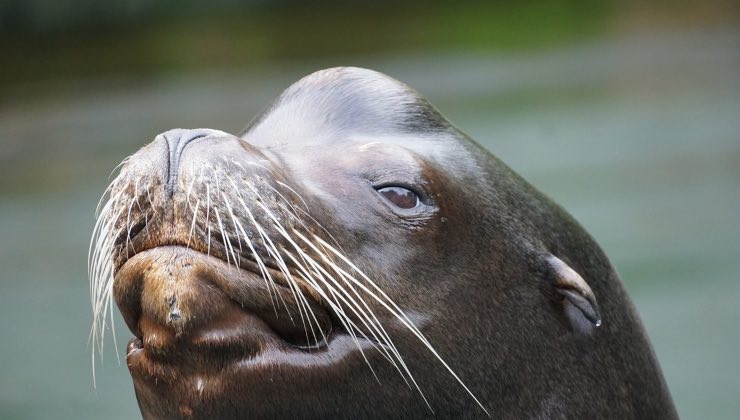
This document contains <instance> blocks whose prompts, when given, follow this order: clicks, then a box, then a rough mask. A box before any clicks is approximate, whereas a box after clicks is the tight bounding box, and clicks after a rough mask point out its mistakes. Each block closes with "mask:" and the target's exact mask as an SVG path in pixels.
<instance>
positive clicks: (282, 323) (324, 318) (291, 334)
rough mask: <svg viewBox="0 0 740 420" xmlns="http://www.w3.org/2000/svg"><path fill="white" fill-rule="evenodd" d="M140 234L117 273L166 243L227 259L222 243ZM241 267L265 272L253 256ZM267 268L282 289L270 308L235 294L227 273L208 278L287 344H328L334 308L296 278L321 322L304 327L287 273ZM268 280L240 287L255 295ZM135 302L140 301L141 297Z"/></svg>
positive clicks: (137, 329) (252, 272) (135, 327)
mask: <svg viewBox="0 0 740 420" xmlns="http://www.w3.org/2000/svg"><path fill="white" fill-rule="evenodd" d="M140 237H141V235H135V236H133V238H131V239H129V240H130V241H134V243H135V244H136V245H138V246H139V248H137V249H136V253H135V254H131V255H125V254H124V255H121V258H119V261H118V263H117V264H116V276H117V277H118V276H119V275H120V274H121V273H122V272H125V266H126V263H127V262H128V261H130V260H131V259H132V258H134V256H135V255H138V254H141V253H144V252H145V251H148V250H152V249H156V248H164V247H178V248H187V249H189V250H191V251H192V252H196V253H199V254H203V256H204V257H212V258H214V259H218V260H220V261H222V262H223V263H226V261H227V260H226V259H225V258H223V257H222V255H221V254H222V253H223V251H222V250H221V248H222V247H223V246H216V247H214V246H212V247H211V248H210V249H201V248H202V247H201V246H199V244H198V242H191V243H187V242H184V241H182V240H178V239H171V240H161V241H157V242H147V241H140V240H138V239H139V238H140ZM219 245H221V244H219ZM232 259H233V258H232ZM209 264H210V263H209ZM229 264H230V265H236V264H235V263H234V261H231V260H229ZM238 267H239V269H240V272H248V273H250V275H251V276H254V277H260V278H261V277H262V274H260V271H259V267H258V265H257V263H256V262H255V261H253V260H251V259H248V258H242V259H241V260H240V261H239V265H238ZM265 269H266V270H268V271H269V272H270V276H271V278H272V280H273V286H274V287H273V291H274V292H275V293H276V295H277V293H278V291H280V292H279V293H280V295H281V296H282V297H281V298H280V300H277V299H276V301H273V302H272V305H273V306H272V307H271V308H269V309H270V310H265V308H261V309H260V308H257V307H255V306H254V302H250V299H244V296H238V295H236V293H235V292H234V290H237V288H235V287H233V285H231V284H230V282H229V281H228V280H227V279H225V277H226V276H223V275H222V274H214V276H212V277H211V278H210V280H209V281H210V282H211V283H221V284H213V286H215V287H216V288H218V289H220V291H221V292H223V293H224V294H225V295H226V296H228V297H229V299H230V300H231V301H233V302H234V303H235V304H236V305H238V306H240V307H241V310H243V311H245V314H251V315H253V316H257V317H259V318H260V319H262V320H263V321H264V322H265V323H266V324H267V325H269V327H270V328H271V329H272V332H273V333H274V334H275V335H276V336H277V337H280V338H281V339H282V340H283V341H284V342H285V343H286V344H288V345H290V346H292V347H295V348H298V349H309V350H310V349H317V348H321V347H323V346H325V345H326V344H327V341H328V339H329V337H330V335H331V334H333V333H336V332H338V331H334V326H335V325H341V324H340V323H338V321H337V319H336V318H335V316H334V314H333V312H332V311H331V310H329V308H326V307H325V306H324V305H322V302H321V301H320V299H318V298H316V297H315V296H314V295H313V294H312V293H311V289H310V288H309V287H308V286H306V285H305V284H303V283H302V282H301V281H295V280H294V281H295V285H296V286H297V288H298V289H299V291H298V292H297V293H301V294H302V295H303V296H304V297H305V298H306V301H307V302H308V304H309V305H310V306H311V307H312V311H313V314H314V316H315V318H316V319H318V320H319V321H320V322H321V325H319V326H318V329H316V325H314V328H315V330H314V331H313V332H307V331H305V330H304V328H305V324H303V322H304V321H305V320H300V319H293V318H296V314H300V312H299V311H300V310H301V309H296V308H295V307H297V305H299V304H298V303H297V302H292V300H293V299H294V294H293V293H294V290H292V289H291V288H290V286H289V285H288V281H289V280H288V279H286V276H285V275H284V274H283V273H282V272H281V271H280V270H277V269H275V268H274V267H270V266H265ZM214 271H218V270H214ZM245 278H250V279H251V277H244V278H243V279H245ZM243 279H241V280H236V282H240V281H241V282H243ZM293 279H299V277H297V276H293ZM117 281H118V279H117ZM123 281H125V280H123ZM266 281H267V280H266V279H260V280H259V281H250V285H249V286H248V287H246V288H244V287H242V288H239V289H238V290H240V291H241V292H242V293H243V291H244V290H249V291H252V292H254V293H255V296H256V295H257V294H260V293H259V292H260V290H261V291H262V292H264V289H269V287H270V286H269V285H268V284H267V283H266ZM242 286H243V285H242ZM229 289H231V290H229ZM269 293H271V292H269ZM262 295H264V293H262ZM248 297H249V296H248ZM138 299H140V298H138ZM135 304H138V305H141V303H140V301H139V302H137V303H135ZM119 305H120V304H119ZM292 305H293V306H295V307H294V309H295V310H296V312H295V313H294V314H293V316H292V317H291V316H290V315H289V314H288V313H287V312H284V311H287V310H288V307H291V306H292ZM121 310H122V312H124V308H121ZM304 310H305V309H304ZM283 312H284V313H283ZM139 316H141V313H139ZM245 316H246V315H245ZM124 318H125V315H124ZM127 322H128V321H127ZM309 322H310V321H309ZM129 327H130V329H131V330H132V332H133V333H134V335H136V337H137V338H139V339H142V336H143V333H142V331H141V329H140V322H139V321H136V322H135V324H134V325H132V324H131V323H130V322H129ZM205 328H206V330H207V329H208V326H206V327H205ZM301 333H305V334H301ZM304 337H305V340H306V342H305V343H303V338H304ZM324 339H326V340H324ZM304 344H305V345H304Z"/></svg>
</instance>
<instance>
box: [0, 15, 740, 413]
mask: <svg viewBox="0 0 740 420" xmlns="http://www.w3.org/2000/svg"><path fill="white" fill-rule="evenodd" d="M695 3H699V2H695ZM0 52H2V65H1V66H0V237H1V239H2V240H0V268H1V269H0V336H2V339H0V418H2V419H22V418H32V419H46V418H48V419H60V418H70V419H71V418H75V419H84V418H90V419H99V418H106V419H117V418H121V419H127V418H136V417H138V416H139V413H138V408H137V405H136V400H135V397H134V393H133V387H132V385H131V381H130V377H129V374H128V371H127V369H126V366H125V363H119V362H118V361H117V360H116V353H115V351H114V347H117V349H118V351H119V352H121V353H123V350H124V347H125V343H126V342H127V341H128V339H129V338H130V334H129V332H128V330H127V329H126V328H125V326H124V325H123V324H122V323H121V322H120V319H118V320H117V325H118V328H117V333H118V340H117V343H115V344H114V342H113V340H112V339H110V334H108V337H109V339H108V341H107V344H106V346H107V347H106V352H105V354H104V360H102V361H100V360H99V361H98V372H97V388H93V381H92V372H91V353H90V352H91V350H90V347H89V345H88V333H89V330H90V324H91V320H92V315H91V309H90V303H89V294H88V284H87V272H86V258H87V249H88V243H89V238H90V234H91V231H92V227H93V224H94V210H95V205H96V204H97V201H98V199H99V197H100V195H101V194H102V192H103V190H104V189H105V187H106V186H107V184H108V182H109V181H108V180H109V175H110V173H111V171H112V170H113V168H114V167H115V166H116V165H117V164H118V163H119V162H120V161H121V160H122V159H123V158H125V157H126V156H128V155H130V154H132V153H133V152H135V151H136V150H137V149H138V148H139V147H141V146H143V145H144V144H145V143H147V142H148V141H150V140H151V139H153V137H154V136H155V135H156V134H158V133H160V132H162V131H165V130H167V129H170V128H174V127H185V128H196V127H209V128H217V129H221V130H224V131H228V132H231V133H236V132H238V131H239V130H240V129H241V128H242V127H243V126H244V125H246V123H247V122H248V121H249V120H250V119H251V118H252V117H253V116H254V115H255V114H256V113H257V112H259V110H260V109H261V108H262V107H264V106H265V105H266V104H267V103H268V102H269V101H270V100H271V99H272V98H273V97H275V96H277V95H278V94H279V93H280V92H281V91H282V89H284V88H285V87H287V86H288V85H289V84H290V83H292V82H293V81H295V80H297V79H298V78H300V77H302V76H304V75H306V74H308V73H311V72H312V71H314V70H317V69H320V68H325V67H331V66H337V65H355V66H363V67H369V68H373V69H376V70H379V71H382V72H385V73H387V74H389V75H391V76H393V77H395V78H398V79H400V80H402V81H404V82H406V83H408V84H410V85H411V86H413V87H415V88H416V89H418V90H419V91H420V92H422V93H423V94H424V95H425V96H427V97H428V99H429V100H430V101H431V102H432V103H434V104H435V105H436V106H437V107H438V108H439V109H440V110H441V112H442V113H443V114H444V115H446V116H447V117H448V118H449V119H450V120H451V121H453V122H454V123H455V124H457V125H458V126H459V127H461V128H462V129H463V130H465V131H466V132H468V133H469V134H470V135H471V136H472V137H473V138H475V139H476V140H477V141H479V142H480V143H482V144H483V145H484V146H485V147H487V148H488V149H489V150H491V151H492V152H493V153H494V154H496V155H497V156H499V157H500V158H502V159H503V160H504V161H506V162H507V163H509V164H510V165H511V166H512V167H513V168H514V169H515V170H516V171H518V172H519V173H521V174H522V175H523V176H524V177H525V178H527V179H529V180H530V181H531V182H532V183H533V184H534V185H535V186H537V187H538V188H539V189H541V190H542V191H544V192H545V193H547V194H548V195H550V196H551V197H553V198H554V199H555V200H556V201H557V202H559V203H560V204H562V205H563V206H564V207H565V208H566V209H568V210H569V211H570V212H571V213H572V214H573V215H574V216H575V217H576V218H577V219H578V220H579V221H580V222H581V223H582V224H583V225H584V226H585V227H586V228H587V230H589V231H590V232H591V234H592V235H593V236H594V237H595V238H596V239H597V241H599V243H600V244H601V245H602V246H603V247H604V249H605V250H606V252H607V254H608V255H609V256H610V258H611V259H612V261H613V262H614V264H615V265H616V267H617V269H618V271H619V272H620V274H621V276H622V278H623V280H624V282H625V284H626V286H627V289H628V291H629V292H630V294H631V295H632V297H633V299H634V301H635V304H636V306H637V309H638V311H639V312H640V314H641V316H642V319H643V322H644V324H645V327H646V329H647V331H648V334H649V335H650V337H651V339H652V343H653V346H654V348H655V351H656V353H657V356H658V359H659V360H660V363H661V365H662V367H663V371H664V373H665V377H666V380H667V381H668V385H669V387H670V389H671V391H672V394H673V398H674V400H675V403H676V405H677V408H678V411H679V414H680V415H681V416H682V417H683V418H686V419H705V418H712V419H722V418H726V419H733V418H737V416H738V413H740V398H738V397H740V394H739V391H740V363H738V358H737V357H738V354H740V328H739V327H738V324H739V323H740V304H739V303H738V301H739V300H740V282H738V280H739V279H740V245H739V244H738V242H739V241H740V8H739V7H738V6H737V5H733V2H730V1H727V2H724V1H709V2H701V4H691V3H690V2H681V1H674V2H671V1H655V2H637V1H620V2H617V1H577V0H576V1H566V0H545V1H539V2H535V1H521V2H516V3H515V4H508V2H469V3H466V4H465V5H461V4H460V3H458V2H452V1H442V2H432V3H430V2H408V3H405V4H404V5H403V6H399V5H396V4H394V3H392V2H384V1H380V2H375V1H374V2H365V3H358V4H357V5H355V6H352V7H349V6H347V5H346V4H345V3H344V2H339V1H314V2H310V3H305V2H291V1H274V2H267V1H252V2H246V3H245V2H237V1H228V0H221V1H212V2H208V3H200V2H195V1H174V0H169V1H168V0H160V1H142V0H138V1H137V0H128V1H120V2H115V3H114V2H105V3H103V2H97V1H93V0H61V1H51V0H47V1H44V0H5V1H3V2H0ZM116 316H118V315H116Z"/></svg>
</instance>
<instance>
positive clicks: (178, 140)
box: [157, 128, 221, 197]
mask: <svg viewBox="0 0 740 420" xmlns="http://www.w3.org/2000/svg"><path fill="white" fill-rule="evenodd" d="M211 134H221V132H220V131H217V130H211V129H207V128H198V129H194V130H188V129H182V128H175V129H172V130H169V131H165V132H164V133H162V134H160V135H159V136H157V137H161V138H163V139H164V140H165V141H166V142H167V149H168V152H169V161H168V165H167V183H166V184H165V193H166V194H167V197H172V195H173V194H174V193H175V187H176V186H177V174H178V172H179V171H178V167H179V166H180V157H181V156H182V152H183V151H184V150H185V147H186V146H187V145H188V144H189V143H191V142H192V141H193V140H197V139H200V138H204V137H207V136H209V135H211Z"/></svg>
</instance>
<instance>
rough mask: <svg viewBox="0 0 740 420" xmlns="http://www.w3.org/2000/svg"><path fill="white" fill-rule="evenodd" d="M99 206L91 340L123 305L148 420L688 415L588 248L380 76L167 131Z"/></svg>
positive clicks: (314, 83)
mask: <svg viewBox="0 0 740 420" xmlns="http://www.w3.org/2000/svg"><path fill="white" fill-rule="evenodd" d="M104 197H106V198H107V200H106V201H104V203H105V204H104V205H103V206H102V209H101V211H100V216H99V218H98V222H97V224H96V228H95V232H94V235H93V236H94V237H93V243H92V246H91V257H90V273H91V278H92V283H91V285H92V286H91V290H92V295H93V296H92V300H93V305H94V313H95V319H94V335H95V339H96V340H101V339H102V331H103V330H104V328H105V314H106V313H107V312H108V310H109V305H110V303H109V302H110V301H111V296H114V297H115V301H116V303H117V305H118V308H119V309H120V311H121V313H122V315H123V318H124V320H125V321H126V323H127V325H128V327H129V329H130V330H131V331H132V332H133V334H134V338H133V339H132V340H131V342H130V343H129V345H128V348H127V353H126V360H127V363H128V366H129V370H130V372H131V375H132V378H133V383H134V387H135V390H136V396H137V400H138V403H139V407H140V409H141V412H142V415H143V416H144V417H145V418H179V417H187V418H243V417H255V418H264V417H277V418H286V417H291V418H353V419H356V418H378V417H380V418H383V417H393V418H403V417H410V418H415V417H429V416H431V415H437V416H439V417H455V418H468V417H487V416H491V417H496V418H620V419H621V418H651V419H658V418H675V417H676V412H675V409H674V407H673V403H672V401H671V397H670V394H669V392H668V389H667V387H666V384H665V382H664V380H663V377H662V374H661V372H660V368H659V366H658V363H657V361H656V358H655V355H654V354H653V351H652V349H651V347H650V344H649V342H648V339H647V337H646V335H645V333H644V331H643V329H642V327H641V325H640V321H639V319H638V317H637V315H636V312H635V310H634V308H633V307H632V304H631V302H630V300H629V298H628V296H627V294H626V293H625V290H624V288H623V286H622V284H621V282H620V280H619V277H618V276H617V274H616V272H615V270H614V269H613V267H612V266H611V264H610V263H609V260H608V259H607V257H606V256H605V255H604V253H603V252H602V251H601V249H600V248H599V247H598V245H597V244H596V243H595V242H594V240H593V239H592V238H591V237H590V236H589V235H588V234H587V233H586V232H585V231H584V230H583V229H582V228H581V227H580V226H579V225H578V223H577V222H575V221H574V220H573V219H572V218H571V216H569V215H568V214H567V213H566V212H565V211H564V210H563V209H562V208H560V207H559V206H557V205H556V204H553V203H552V202H551V201H550V200H549V199H547V198H546V197H545V196H544V195H543V194H541V193H540V192H538V191H537V190H535V188H533V187H532V186H531V185H530V184H529V183H527V182H526V181H525V180H524V179H522V178H521V177H520V176H519V175H517V174H516V173H514V172H513V171H512V170H511V169H510V168H508V167H507V166H506V165H505V164H504V163H502V162H501V161H499V160H498V159H497V158H495V157H494V156H492V155H491V154H490V153H488V152H487V151H486V150H484V149H483V148H482V147H480V146H479V145H478V144H476V143H475V142H474V141H472V140H471V139H470V138H468V136H466V135H465V134H464V133H463V132H461V131H460V130H458V129H457V128H456V127H455V126H453V125H452V124H451V123H449V122H448V121H447V120H446V119H445V118H444V117H442V116H441V115H440V113H439V112H438V111H437V110H436V109H435V108H434V107H433V106H432V105H431V104H430V103H429V102H428V101H426V100H425V99H423V98H422V97H421V95H419V94H418V93H417V92H415V91H414V90H412V89H411V88H409V87H408V86H406V85H404V84H402V83H401V82H399V81H396V80H394V79H392V78H390V77H388V76H385V75H383V74H380V73H377V72H374V71H370V70H364V69H358V68H335V69H328V70H323V71H319V72H316V73H314V74H311V75H309V76H307V77H305V78H304V79H302V80H300V81H298V82H297V83H295V84H294V85H292V86H291V87H289V88H288V89H287V90H286V91H285V92H284V93H283V94H282V95H281V96H280V97H279V98H278V99H277V100H275V101H274V102H273V103H272V105H270V106H269V107H268V108H267V109H266V110H265V111H264V112H263V113H262V114H261V115H260V116H258V117H257V118H256V119H255V120H254V121H253V122H252V123H250V125H249V126H248V127H247V129H246V130H245V131H244V132H243V133H242V134H241V135H240V136H234V135H231V134H228V133H225V132H222V131H217V130H210V129H198V130H181V129H176V130H171V131H167V132H165V133H163V134H161V135H159V136H157V137H156V138H155V140H154V141H153V142H152V143H150V144H149V145H147V146H145V147H144V148H142V149H141V150H140V151H138V152H137V153H136V154H134V155H133V156H131V157H130V158H129V159H127V160H126V161H125V163H124V164H123V166H122V168H121V171H120V174H119V175H118V176H117V177H116V178H115V179H114V180H113V182H112V184H111V186H110V188H109V190H108V192H107V195H106V196H104ZM97 342H98V341H96V343H97Z"/></svg>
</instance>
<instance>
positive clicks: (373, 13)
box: [0, 0, 612, 94]
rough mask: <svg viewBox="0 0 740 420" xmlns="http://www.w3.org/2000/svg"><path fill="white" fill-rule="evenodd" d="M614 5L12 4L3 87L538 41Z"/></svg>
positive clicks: (183, 0) (77, 0)
mask: <svg viewBox="0 0 740 420" xmlns="http://www.w3.org/2000/svg"><path fill="white" fill-rule="evenodd" d="M611 9H612V6H611V5H610V2H609V1H608V0H592V1H587V0H544V1H533V0H524V1H518V2H506V1H469V2H464V3H460V2H458V1H452V0H446V1H434V2H430V1H405V2H397V1H389V0H380V1H372V2H358V3H351V2H343V1H338V0H322V1H290V0H282V1H271V2H270V1H254V0H253V1H235V0H212V1H209V2H203V1H194V0H156V1H144V0H125V1H109V2H101V1H97V0H59V1H52V0H5V1H3V2H0V35H1V36H0V51H2V52H3V56H4V61H5V62H6V63H12V65H4V66H2V67H0V94H1V93H3V92H4V91H7V90H8V89H9V88H12V87H14V86H16V87H17V85H18V84H21V85H23V84H28V83H35V82H39V81H55V80H64V79H79V78H88V77H101V76H102V77H120V76H135V77H142V76H147V75H157V74H162V73H170V72H173V71H201V70H205V69H234V68H236V69H238V68H245V67H253V66H257V65H260V64H263V63H265V62H271V61H284V60H306V59H314V58H320V57H326V56H338V55H340V56H353V55H367V54H375V53H387V52H396V51H398V52H408V51H415V50H420V49H423V50H426V51H429V50H430V49H431V50H445V49H449V50H456V49H466V50H470V49H500V50H510V49H514V48H522V47H537V46H545V45H551V44H556V43H561V42H564V41H568V40H573V39H579V38H582V37H584V36H587V35H593V34H595V33H598V32H599V31H601V30H603V28H604V27H605V25H604V22H605V20H606V19H607V17H608V16H609V11H610V10H611Z"/></svg>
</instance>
